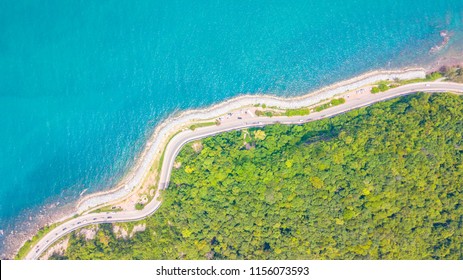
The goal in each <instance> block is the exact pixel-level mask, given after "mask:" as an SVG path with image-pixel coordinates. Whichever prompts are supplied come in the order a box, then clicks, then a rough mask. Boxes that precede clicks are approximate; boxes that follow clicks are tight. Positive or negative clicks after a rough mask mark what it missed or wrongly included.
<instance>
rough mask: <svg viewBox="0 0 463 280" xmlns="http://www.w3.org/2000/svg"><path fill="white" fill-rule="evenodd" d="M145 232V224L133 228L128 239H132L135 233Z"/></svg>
mask: <svg viewBox="0 0 463 280" xmlns="http://www.w3.org/2000/svg"><path fill="white" fill-rule="evenodd" d="M145 230H146V224H138V225H136V226H134V227H133V229H132V232H131V233H130V238H132V237H133V236H134V235H135V233H137V232H142V231H145Z"/></svg>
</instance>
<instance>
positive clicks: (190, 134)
mask: <svg viewBox="0 0 463 280" xmlns="http://www.w3.org/2000/svg"><path fill="white" fill-rule="evenodd" d="M418 91H420V92H430V93H433V92H454V93H459V94H462V93H463V84H457V83H450V82H431V83H416V84H409V85H404V86H400V87H397V88H394V89H390V90H388V91H386V92H382V93H378V94H370V93H367V92H363V93H360V94H356V93H352V94H349V96H348V97H347V98H346V103H344V104H341V105H338V106H335V107H330V108H328V109H325V110H323V111H321V112H315V113H311V114H310V115H307V116H295V117H285V116H281V117H271V118H270V117H256V116H254V117H253V118H252V119H246V120H243V119H236V120H233V121H228V122H227V123H224V124H221V125H219V126H209V127H203V128H198V129H196V130H194V131H190V130H187V131H183V132H181V133H179V134H177V135H176V136H175V137H173V138H172V139H171V141H170V142H169V143H168V144H167V147H166V150H165V154H164V161H163V164H162V168H161V173H160V177H159V186H158V191H157V192H156V195H155V198H154V199H153V200H151V201H150V202H149V203H148V204H147V205H146V206H145V207H144V209H143V210H139V211H137V210H134V211H123V212H105V213H91V214H85V215H82V216H79V217H77V218H74V219H71V220H69V221H67V222H64V223H63V224H60V225H59V226H57V227H56V228H54V229H53V230H51V231H50V232H49V233H47V234H46V235H45V236H43V237H42V238H41V240H40V241H39V242H38V243H37V244H36V245H35V246H34V247H33V248H32V249H31V251H30V252H29V253H28V254H27V256H26V258H25V259H38V258H39V257H40V255H41V254H42V253H43V252H44V251H45V250H46V249H47V248H48V247H50V246H51V244H53V243H54V242H56V241H57V240H58V239H60V238H61V237H63V236H65V235H66V234H68V233H70V232H72V231H74V230H76V229H79V228H81V227H84V226H88V225H92V224H101V223H113V222H129V221H137V220H141V219H143V218H145V217H146V216H149V215H151V214H153V213H154V212H155V211H156V210H157V209H158V208H159V206H160V205H161V201H159V200H158V199H157V198H158V197H159V190H162V189H165V188H166V187H167V186H168V184H169V179H170V174H171V171H172V167H173V164H174V161H175V158H176V156H177V154H178V153H179V151H180V149H181V148H182V147H183V146H184V145H185V144H186V143H188V142H191V141H194V140H198V139H201V138H204V137H208V136H212V135H216V134H220V133H222V132H226V131H232V130H239V129H243V128H249V127H259V126H265V125H269V124H274V123H277V122H278V123H283V124H299V123H305V122H310V121H315V120H319V119H323V118H329V117H332V116H335V115H338V114H342V113H344V112H347V111H350V110H353V109H356V108H360V107H365V106H368V105H371V104H373V103H376V102H380V101H384V100H387V99H391V98H395V97H398V96H403V95H407V94H410V93H414V92H418Z"/></svg>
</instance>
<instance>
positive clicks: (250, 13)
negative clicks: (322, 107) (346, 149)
mask: <svg viewBox="0 0 463 280" xmlns="http://www.w3.org/2000/svg"><path fill="white" fill-rule="evenodd" d="M441 30H449V31H451V32H453V33H454V34H455V37H454V39H452V41H451V43H450V45H449V46H448V47H450V48H451V47H455V44H456V42H457V40H456V38H458V37H459V36H461V34H462V32H463V0H433V1H428V0H402V1H396V0H389V1H388V0H381V1H371V0H351V1H347V0H324V1H311V0H292V1H284V0H248V1H245V0H208V1H206V0H194V1H193V0H191V1H188V0H183V1H178V0H151V1H148V0H147V1H140V0H134V1H121V0H106V1H85V0H81V1H72V0H69V1H58V0H56V1H52V0H42V1H24V0H2V1H0V178H1V181H0V229H1V230H2V231H3V234H0V239H2V238H4V236H6V235H7V234H8V233H10V232H11V231H12V230H18V231H19V232H20V229H19V228H18V225H20V222H21V221H22V220H24V217H26V218H27V217H29V216H31V217H34V213H35V211H37V209H40V208H41V207H42V206H44V205H48V204H50V203H56V202H61V203H62V204H63V203H65V202H70V201H73V200H75V199H76V198H78V197H79V194H80V193H81V192H82V191H84V190H87V192H93V191H98V190H102V189H106V188H108V187H110V186H111V185H112V184H114V183H115V182H117V180H118V179H120V178H121V177H122V176H123V175H124V172H126V171H127V170H128V169H129V168H130V166H131V164H132V163H133V161H134V159H135V157H136V156H137V154H138V153H139V152H140V151H141V149H142V148H143V145H144V142H145V140H146V139H147V137H148V136H149V135H150V133H151V132H152V131H153V129H154V127H155V125H156V124H157V123H159V122H160V121H162V120H163V119H164V118H166V117H167V116H169V115H170V114H171V113H172V112H174V111H176V110H182V109H186V108H197V107H201V106H206V105H210V104H213V103H215V102H218V101H222V100H224V99H227V98H229V97H233V96H236V95H238V94H240V93H273V94H277V95H297V94H301V93H306V92H308V91H310V90H313V89H316V88H319V87H321V86H324V85H327V84H330V83H332V82H336V81H339V80H342V79H345V78H349V77H352V76H354V75H356V74H360V73H362V72H365V71H368V70H372V69H377V68H396V67H401V66H407V65H419V64H423V63H428V62H429V61H432V60H434V59H436V55H430V54H429V49H430V48H431V47H432V46H434V45H436V44H439V43H440V42H441V41H442V38H441V37H440V35H439V32H440V31H441ZM456 47H458V46H456ZM45 213H46V212H45ZM0 233H1V232H0ZM15 234H18V233H15ZM2 240H3V239H2ZM4 245H5V244H3V245H0V252H1V250H3V248H4Z"/></svg>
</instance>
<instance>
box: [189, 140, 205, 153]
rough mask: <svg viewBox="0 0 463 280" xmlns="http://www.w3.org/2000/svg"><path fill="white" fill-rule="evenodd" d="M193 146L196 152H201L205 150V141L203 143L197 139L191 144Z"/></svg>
mask: <svg viewBox="0 0 463 280" xmlns="http://www.w3.org/2000/svg"><path fill="white" fill-rule="evenodd" d="M191 147H192V148H193V150H194V151H195V152H196V153H199V152H201V151H202V150H203V143H201V141H196V142H194V143H193V144H192V145H191Z"/></svg>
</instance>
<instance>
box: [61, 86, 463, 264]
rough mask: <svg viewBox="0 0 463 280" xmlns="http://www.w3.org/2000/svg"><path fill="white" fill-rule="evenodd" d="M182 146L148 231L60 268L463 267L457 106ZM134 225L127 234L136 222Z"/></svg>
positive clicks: (409, 104)
mask: <svg viewBox="0 0 463 280" xmlns="http://www.w3.org/2000/svg"><path fill="white" fill-rule="evenodd" d="M198 146H200V147H201V149H193V148H192V145H191V144H188V145H186V146H185V147H184V148H183V149H182V151H181V153H180V154H179V156H178V158H177V159H176V161H177V163H179V164H178V165H176V166H177V167H178V168H177V169H174V171H173V173H172V179H171V183H170V186H169V188H168V189H167V190H166V191H165V192H164V194H163V204H162V206H161V208H160V209H159V210H158V211H157V212H156V213H155V214H154V215H153V216H151V217H149V218H147V219H146V220H144V221H142V222H137V223H135V224H140V223H145V224H146V230H145V231H143V232H138V233H136V234H135V235H134V236H133V237H132V238H128V239H123V238H117V237H116V234H115V233H114V230H113V226H112V225H109V224H106V225H102V226H100V228H99V231H98V233H97V235H96V238H95V239H93V240H88V241H87V240H85V239H83V237H81V236H80V235H77V234H73V235H72V236H71V239H70V246H69V247H68V249H67V251H66V253H65V255H64V256H54V258H64V259H67V258H69V259H463V227H462V225H463V205H462V204H463V97H461V96H457V95H453V94H424V93H420V94H414V95H410V96H406V97H401V98H397V99H393V100H390V101H385V102H381V103H377V104H375V105H372V106H370V107H367V108H362V109H358V110H354V111H351V112H348V113H346V114H343V115H339V116H336V117H333V118H330V119H324V120H320V121H316V122H310V123H306V124H301V125H291V126H285V125H269V126H266V127H264V128H256V129H249V130H243V131H235V132H229V133H225V134H221V135H218V136H214V137H210V138H206V139H203V140H202V141H201V145H196V147H198ZM132 226H133V224H132Z"/></svg>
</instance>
